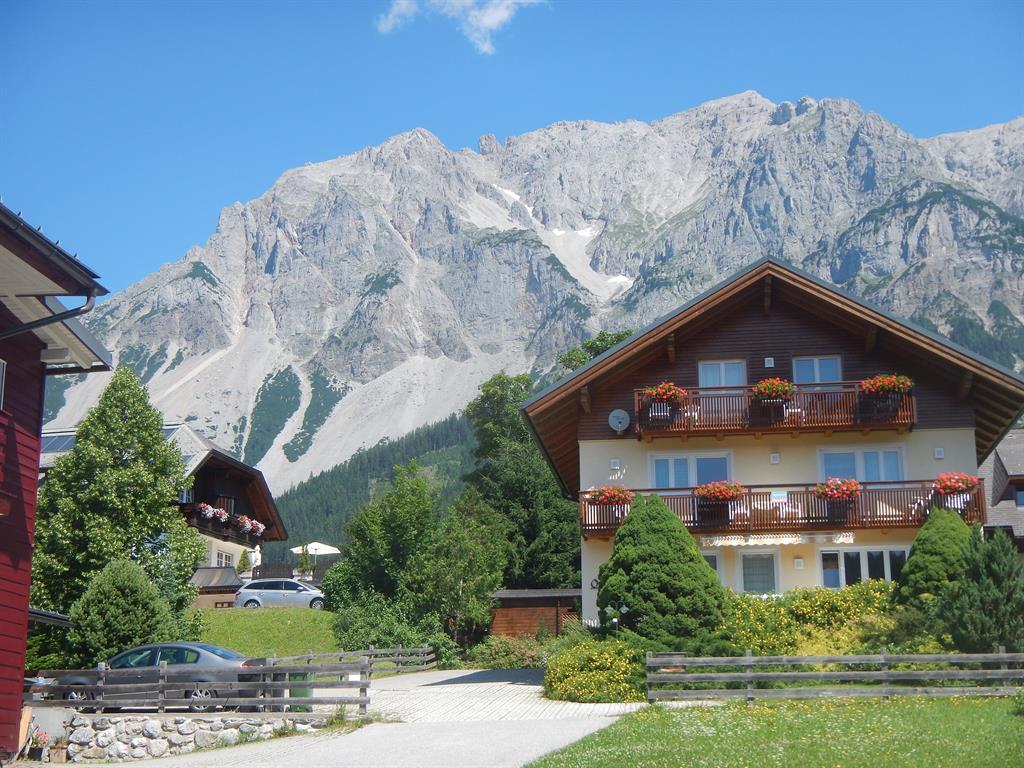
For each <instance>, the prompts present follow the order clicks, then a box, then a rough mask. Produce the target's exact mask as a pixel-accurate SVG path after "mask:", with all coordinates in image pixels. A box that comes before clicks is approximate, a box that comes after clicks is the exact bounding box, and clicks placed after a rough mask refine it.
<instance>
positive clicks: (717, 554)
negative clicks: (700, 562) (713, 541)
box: [701, 550, 723, 581]
mask: <svg viewBox="0 0 1024 768" xmlns="http://www.w3.org/2000/svg"><path fill="white" fill-rule="evenodd" d="M701 556H702V557H703V558H704V562H705V563H707V564H708V565H709V566H711V570H713V571H714V572H715V574H717V576H718V580H719V581H722V565H723V562H722V553H721V551H719V550H701Z"/></svg>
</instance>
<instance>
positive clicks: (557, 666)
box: [544, 640, 646, 702]
mask: <svg viewBox="0 0 1024 768" xmlns="http://www.w3.org/2000/svg"><path fill="white" fill-rule="evenodd" d="M544 695H545V696H547V697H548V698H550V699H558V700H561V701H581V702H617V701H643V700H644V698H645V696H646V683H645V678H644V654H643V651H642V650H640V649H638V648H635V647H633V646H632V645H630V644H628V643H623V642H621V641H618V640H585V641H583V642H581V643H577V644H576V645H572V646H570V647H568V648H564V649H562V650H560V651H559V652H558V653H556V654H554V655H553V656H552V657H551V658H550V659H549V660H548V666H547V670H546V671H545V673H544Z"/></svg>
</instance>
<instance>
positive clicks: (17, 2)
mask: <svg viewBox="0 0 1024 768" xmlns="http://www.w3.org/2000/svg"><path fill="white" fill-rule="evenodd" d="M3 16H4V22H3V24H2V25H0V83H2V85H0V96H2V100H0V104H3V107H2V110H3V112H2V119H0V196H2V197H3V200H4V202H5V203H6V204H7V205H8V206H10V207H12V208H14V209H15V210H20V211H22V213H23V215H24V216H25V217H26V218H27V219H28V220H29V221H30V222H32V223H33V224H35V225H42V226H43V230H44V232H46V233H47V234H49V235H50V236H51V237H55V238H60V240H61V243H62V245H65V246H67V247H68V248H69V249H71V250H72V251H77V252H78V253H79V254H80V257H81V258H82V260H83V261H85V262H86V263H87V264H88V265H90V266H91V267H93V268H94V269H95V270H96V271H97V272H99V273H100V274H101V276H102V278H103V281H104V283H105V284H106V285H107V286H108V287H109V288H111V289H114V290H116V289H119V288H122V287H124V286H125V285H127V284H129V283H131V282H133V281H135V280H138V279H139V278H141V277H143V276H145V275H146V274H148V273H149V272H151V271H153V270H154V269H156V268H157V267H158V266H159V265H160V264H162V263H164V262H167V261H173V260H176V259H178V258H180V257H181V255H182V254H183V253H184V252H185V250H186V249H187V248H188V247H189V246H190V245H193V244H199V243H202V242H204V241H205V240H206V238H207V237H208V236H209V235H210V234H211V233H212V232H213V230H214V228H215V226H216V222H217V216H218V214H219V212H220V209H221V208H223V207H224V206H226V205H230V204H231V203H233V202H234V201H236V200H240V201H245V200H249V199H252V198H253V197H256V196H258V195H259V194H261V193H262V192H263V191H264V190H265V189H266V188H267V187H268V186H270V184H272V183H273V181H274V179H276V178H277V177H278V176H279V175H280V174H281V173H282V172H283V171H285V170H286V169H288V168H291V167H294V166H297V165H301V164H302V163H305V162H311V161H318V160H324V159H327V158H331V157H335V156H338V155H342V154H347V153H350V152H353V151H355V150H358V149H360V148H361V147H364V146H367V145H373V144H377V143H379V142H381V141H383V140H385V139H386V138H387V137H389V136H391V135H394V134H396V133H400V132H402V131H405V130H409V129H411V128H415V127H423V128H427V129H428V130H430V131H432V132H433V133H435V134H436V135H437V136H439V137H440V138H441V140H442V141H444V142H445V143H446V144H447V145H448V146H449V147H452V148H459V147H463V146H471V147H475V146H476V140H477V137H478V136H479V135H481V134H484V133H494V134H496V135H497V136H498V137H499V138H504V137H505V136H508V135H510V134H516V133H521V132H524V131H528V130H531V129H534V128H539V127H542V126H544V125H547V124H549V123H551V122H554V121H557V120H570V119H580V118H587V119H595V120H625V119H629V118H636V119H640V120H652V119H656V118H659V117H663V116H665V115H669V114H672V113H674V112H679V111H682V110H684V109H688V108H690V107H693V106H695V105H697V104H699V103H701V102H703V101H706V100H708V99H713V98H717V97H720V96H725V95H729V94H732V93H737V92H739V91H743V90H747V89H754V90H757V91H759V92H760V93H762V94H763V95H764V96H766V97H767V98H769V99H771V100H773V101H782V100H785V99H790V100H796V99H797V98H799V97H800V96H803V95H810V96H814V97H816V98H822V97H828V96H842V97H847V98H851V99H854V100H855V101H858V102H859V103H860V104H861V105H862V106H864V107H865V108H867V109H870V110H873V111H875V112H878V113H880V114H881V115H883V116H884V117H886V118H887V119H889V120H892V121H893V122H895V123H896V124H897V125H899V126H900V127H902V128H903V129H905V130H907V131H909V132H911V133H913V134H916V135H919V136H928V135H934V134H936V133H942V132H945V131H953V130H963V129H968V128H976V127H980V126H983V125H987V124H990V123H996V122H1004V121H1006V120H1009V119H1011V118H1013V117H1015V116H1018V115H1020V114H1024V79H1022V77H1021V73H1022V72H1024V3H1019V2H972V3H958V2H944V3H923V2H915V3H900V2H867V1H862V2H856V3H844V2H823V1H822V2H805V3H776V4H769V3H760V2H755V3H745V2H734V3H726V2H717V3H696V2H687V3H684V2H676V3H657V2H650V3H648V2H631V3H627V2H582V1H577V2H573V1H570V0H547V1H546V2H528V1H524V0H380V2H371V1H370V0H366V1H365V2H348V3H327V2H319V3H307V4H303V3H299V2H292V3H283V2H282V3H269V2H251V3H236V2H228V1H223V2H210V3H205V2H204V3H199V2H177V3H159V2H106V3H105V2H89V3H85V2H71V3H69V2H52V1H48V0H6V2H5V3H4V11H3Z"/></svg>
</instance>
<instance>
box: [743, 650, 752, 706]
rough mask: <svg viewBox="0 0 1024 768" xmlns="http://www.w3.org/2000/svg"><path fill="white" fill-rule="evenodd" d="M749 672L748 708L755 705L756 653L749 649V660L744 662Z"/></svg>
mask: <svg viewBox="0 0 1024 768" xmlns="http://www.w3.org/2000/svg"><path fill="white" fill-rule="evenodd" d="M744 664H745V665H746V668H747V669H746V672H747V706H750V705H751V704H753V703H754V652H753V651H751V650H750V649H749V648H747V660H746V661H745V662H744Z"/></svg>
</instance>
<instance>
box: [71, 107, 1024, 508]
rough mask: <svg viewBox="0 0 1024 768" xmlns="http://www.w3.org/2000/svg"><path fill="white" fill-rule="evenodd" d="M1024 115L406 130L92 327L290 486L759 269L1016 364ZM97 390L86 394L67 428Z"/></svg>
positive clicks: (163, 398)
mask: <svg viewBox="0 0 1024 768" xmlns="http://www.w3.org/2000/svg"><path fill="white" fill-rule="evenodd" d="M1022 215H1024V118H1018V119H1017V120H1014V121H1012V122H1010V123H1007V124H1005V125H1002V126H991V127H989V128H984V129H981V130H977V131H969V132H965V133H959V134H950V135H947V136H939V137H936V138H932V139H926V140H920V139H916V138H914V137H912V136H910V135H908V134H906V133H904V132H902V131H900V130H899V129H898V128H897V127H896V126H894V125H892V124H891V123H888V122H886V121H885V120H884V119H883V118H881V117H879V116H877V115H873V114H867V113H864V112H863V111H862V110H861V109H860V108H859V107H858V106H857V105H856V104H854V103H852V102H849V101H845V100H826V101H820V102H816V101H814V100H813V99H809V98H804V99H801V100H799V101H798V102H797V103H795V104H794V103H789V102H784V103H782V104H779V105H776V104H772V103H771V102H769V101H767V100H765V99H764V98H762V97H761V96H759V95H758V94H756V93H752V92H748V93H743V94H740V95H738V96H733V97H729V98H725V99H721V100H718V101H714V102H710V103H708V104H704V105H702V106H700V107H697V108H696V109H692V110H689V111H687V112H683V113H680V114H678V115H674V116H672V117H669V118H666V119H664V120H660V121H657V122H653V123H650V124H647V123H639V122H632V121H631V122H626V123H619V124H604V123H595V122H573V123H559V124H556V125H552V126H549V127H547V128H544V129H541V130H539V131H535V132H532V133H528V134H524V135H522V136H515V137H510V138H508V139H507V140H506V141H505V142H504V143H499V142H498V141H497V140H496V139H495V138H494V137H493V136H485V137H483V138H481V140H480V146H479V151H477V152H473V151H470V150H462V151H459V152H453V151H451V150H449V149H448V148H446V147H445V146H444V145H442V144H441V143H440V142H439V141H438V140H437V139H436V138H435V137H434V136H432V135H431V134H430V133H428V132H427V131H424V130H420V129H417V130H415V131H411V132H409V133H406V134H402V135H401V136H397V137H395V138H393V139H391V140H389V141H387V142H385V143H384V144H382V145H381V146H379V147H372V148H367V149H364V150H362V151H360V152H358V153H356V154H354V155H350V156H347V157H341V158H338V159H335V160H330V161H327V162H324V163H318V164H313V165H307V166H304V167H302V168H297V169H294V170H291V171H288V172H287V173H285V174H284V175H283V176H282V177H281V178H280V179H279V180H278V181H277V183H275V184H274V186H273V187H271V189H270V190H268V191H267V192H266V193H265V194H264V195H263V196H261V197H259V198H258V199H256V200H253V201H252V202H250V203H247V204H245V205H241V204H235V205H234V206H231V207H229V208H226V209H225V210H224V211H223V212H222V214H221V218H220V222H219V224H218V227H217V231H216V232H215V233H214V234H213V236H212V237H211V238H210V240H209V241H208V242H207V243H206V245H204V246H203V247H201V248H193V249H192V250H190V251H189V252H188V253H187V254H186V255H185V257H184V258H183V259H181V260H180V261H178V262H175V263H173V264H168V265H166V266H164V267H163V268H161V269H160V270H159V271H158V272H156V273H155V274H153V275H151V276H150V277H148V278H146V279H145V280H143V281H142V282H140V283H138V284H136V285H134V286H132V287H130V288H128V289H126V290H125V291H123V292H121V293H120V294H119V295H117V296H115V297H114V298H113V299H112V300H110V301H109V302H107V303H106V304H104V305H103V306H102V307H100V308H99V309H98V310H96V311H95V312H94V313H93V316H92V318H91V320H90V323H91V325H92V326H93V328H94V329H95V330H96V331H97V332H99V334H100V335H101V336H102V338H103V339H104V340H105V341H106V343H107V344H108V345H109V346H110V347H111V348H112V349H113V350H115V351H116V352H117V355H118V359H119V361H120V362H123V363H127V364H129V365H132V366H133V367H134V368H135V369H136V370H137V371H138V372H139V373H140V375H142V376H143V378H144V379H145V380H146V381H147V382H148V384H149V387H150V390H151V393H152V395H153V399H154V402H155V403H156V404H157V405H158V406H159V407H161V408H162V409H163V410H164V411H165V413H166V414H167V416H168V417H169V418H177V419H188V420H190V421H192V422H193V423H194V424H195V426H197V427H198V428H199V429H201V430H202V431H203V432H204V433H206V434H207V435H209V436H210V437H211V438H212V439H214V440H216V441H217V442H219V443H220V444H222V445H225V446H228V447H233V448H234V449H235V450H237V451H238V452H239V453H240V454H242V455H243V457H244V458H245V460H246V461H249V462H253V463H258V464H259V466H260V467H261V468H262V469H264V471H265V472H266V473H267V475H268V477H269V478H270V479H271V482H272V484H273V485H274V487H275V488H276V489H278V490H280V489H283V488H285V487H287V486H289V485H291V484H293V483H294V482H296V481H298V480H301V479H304V478H305V477H307V476H308V475H309V474H310V473H312V472H316V471H320V470H322V469H325V468H327V467H330V466H332V465H334V464H337V463H339V462H340V461H343V460H344V459H345V458H347V457H348V456H349V455H351V454H352V453H353V452H354V451H356V450H357V449H358V448H360V447H361V446H365V445H372V444H374V443H376V442H378V441H379V440H381V439H383V438H386V437H390V436H395V435H398V434H402V433H404V432H406V431H408V430H410V429H412V428H414V427H416V426H419V425H421V424H423V423H427V422H430V421H434V420H437V419H439V418H442V417H443V416H445V415H447V414H448V413H450V412H451V411H453V410H455V409H457V408H459V407H461V406H462V405H463V404H464V403H465V402H467V401H468V400H469V399H470V398H471V397H472V396H473V394H474V391H475V387H476V385H477V384H478V383H479V382H480V381H481V380H482V379H484V378H486V377H487V376H489V375H490V374H491V373H493V372H495V371H498V370H501V369H506V370H509V371H520V370H528V369H531V368H533V369H546V368H547V367H549V366H550V365H551V363H552V360H553V357H554V355H555V354H556V353H557V352H559V351H561V350H562V349H564V348H566V347H569V346H573V345H575V344H577V343H578V342H579V340H580V339H581V338H582V337H583V336H584V335H586V334H588V333H590V332H592V331H594V330H596V329H598V328H619V327H626V326H629V327H639V326H640V325H642V324H643V323H645V322H647V321H648V320H650V319H652V318H654V317H656V316H658V315H660V314H663V313H664V312H666V311H668V310H669V309H671V308H672V307H673V306H675V305H676V304H678V303H680V302H681V301H684V300H686V299H688V298H690V297H691V296H693V295H695V294H696V293H698V292H700V291H702V290H704V289H705V288H707V287H708V286H709V285H711V284H713V283H714V282H716V281H718V280H720V279H721V278H723V277H725V276H726V275H728V274H730V273H732V272H733V271H735V270H737V269H739V268H741V267H743V266H744V265H746V264H748V263H750V262H751V261H753V260H755V259H757V258H760V257H762V256H765V255H771V256H775V257H777V258H781V259H786V260H788V261H791V262H793V263H794V264H797V265H798V266H802V267H803V268H805V269H808V270H810V271H812V272H814V273H816V274H818V275H821V276H822V277H824V278H826V279H828V280H831V281H832V282H834V283H836V284H838V285H841V286H844V287H846V288H849V289H851V290H853V291H854V292H856V293H858V294H860V295H863V296H866V297H868V298H869V299H871V300H873V301H875V302H876V303H879V304H881V305H882V306H884V307H887V308H890V309H892V310H894V311H895V312H896V313H898V314H900V315H903V316H906V317H913V318H914V319H916V320H918V321H920V322H922V323H924V324H927V325H930V326H932V327H934V328H936V329H937V330H939V331H941V332H944V333H947V334H949V335H950V336H951V337H952V338H954V339H955V340H957V341H961V342H963V343H966V344H968V345H969V346H972V347H974V348H975V349H977V350H978V351H979V352H982V353H984V354H988V355H990V356H992V357H995V358H996V359H997V360H999V361H1000V362H1003V363H1005V364H1007V365H1010V366H1017V367H1020V366H1021V364H1022V363H1024V325H1022V324H1021V321H1020V318H1021V317H1022V316H1024V220H1022V219H1021V218H1020V217H1021V216H1022ZM103 383H104V382H103V381H102V377H95V376H93V377H89V378H88V380H87V381H85V382H82V383H74V384H72V385H71V386H70V387H69V388H66V389H67V391H66V392H62V393H60V394H63V395H64V396H65V405H64V407H63V408H62V409H61V410H60V413H59V414H58V415H57V418H56V421H55V423H56V424H65V425H66V424H69V423H73V422H75V421H77V419H78V418H80V416H81V413H82V412H83V410H84V408H85V407H86V406H87V405H88V404H89V403H90V402H91V401H92V400H93V399H95V397H96V396H97V392H98V389H99V388H100V387H102V385H103Z"/></svg>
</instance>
